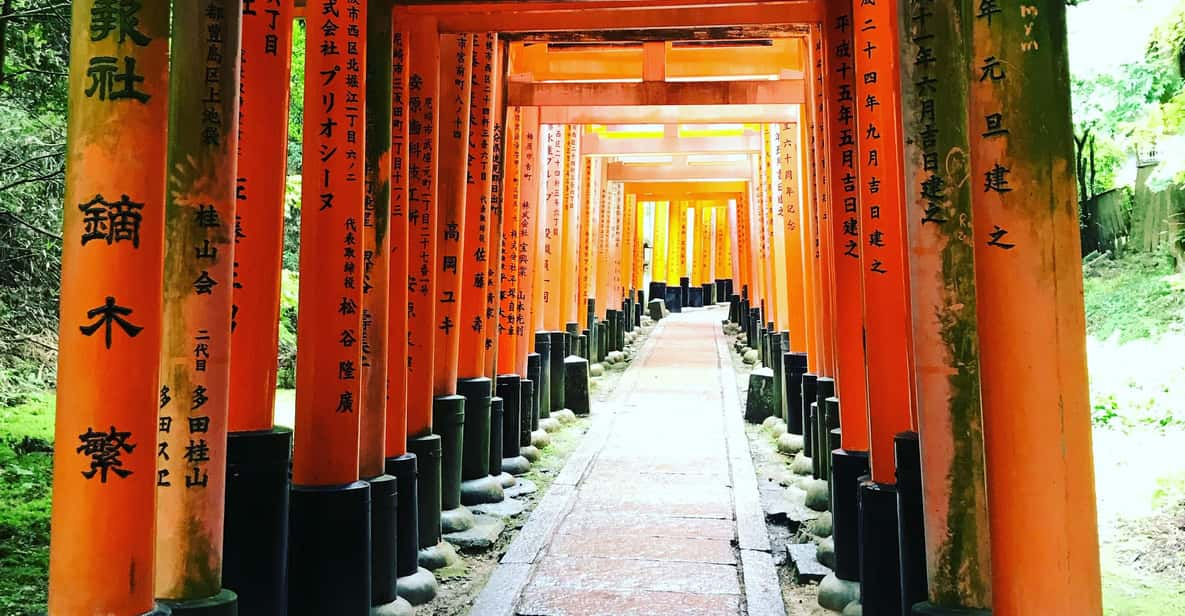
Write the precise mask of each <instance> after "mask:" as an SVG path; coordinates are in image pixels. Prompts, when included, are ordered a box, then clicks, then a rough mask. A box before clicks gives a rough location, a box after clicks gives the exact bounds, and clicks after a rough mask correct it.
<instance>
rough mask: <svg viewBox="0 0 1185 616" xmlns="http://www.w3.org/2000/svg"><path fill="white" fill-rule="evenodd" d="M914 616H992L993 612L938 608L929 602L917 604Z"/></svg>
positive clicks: (913, 612)
mask: <svg viewBox="0 0 1185 616" xmlns="http://www.w3.org/2000/svg"><path fill="white" fill-rule="evenodd" d="M911 614H912V616H991V614H992V611H991V610H985V609H975V608H962V607H938V606H937V605H933V604H931V603H928V602H922V603H916V604H914V606H913V611H912V612H911Z"/></svg>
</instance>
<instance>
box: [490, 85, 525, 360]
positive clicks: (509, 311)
mask: <svg viewBox="0 0 1185 616" xmlns="http://www.w3.org/2000/svg"><path fill="white" fill-rule="evenodd" d="M522 113H523V112H522V109H520V108H518V107H514V108H512V109H507V112H506V145H505V155H504V156H505V158H504V160H505V167H504V172H503V175H504V178H505V180H504V183H503V186H502V214H503V221H504V224H503V225H502V251H501V254H500V255H499V258H500V259H501V261H502V272H501V275H500V276H499V284H500V287H499V290H498V309H497V310H498V374H519V375H520V376H523V374H522V373H519V372H518V370H519V362H518V341H519V340H520V339H521V338H523V337H525V333H524V332H525V329H526V327H525V324H524V323H522V322H520V319H521V318H523V303H524V299H523V296H522V295H521V294H522V293H523V285H524V284H525V282H526V267H525V264H524V263H523V262H522V261H521V260H520V259H522V258H525V257H526V254H525V253H524V252H523V243H524V239H523V237H522V236H521V235H520V233H521V231H522V229H521V225H522V221H521V216H520V205H521V201H522V200H521V198H520V194H519V188H520V186H521V184H522V180H521V171H520V170H521V166H522V165H521V163H522V144H523V131H522ZM524 378H525V377H524Z"/></svg>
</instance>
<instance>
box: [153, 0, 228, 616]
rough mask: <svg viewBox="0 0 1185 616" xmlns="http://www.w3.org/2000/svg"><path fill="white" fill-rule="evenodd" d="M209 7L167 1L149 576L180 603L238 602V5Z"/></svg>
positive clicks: (165, 597) (170, 600)
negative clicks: (233, 352) (234, 568)
mask: <svg viewBox="0 0 1185 616" xmlns="http://www.w3.org/2000/svg"><path fill="white" fill-rule="evenodd" d="M214 6H215V7H217V10H214V11H210V10H207V6H205V5H201V6H196V5H187V6H184V7H175V9H176V10H175V11H174V13H173V44H172V54H171V57H172V63H171V66H170V80H169V86H170V87H169V100H170V109H169V135H168V139H169V162H168V165H167V167H166V169H167V170H168V171H167V175H166V181H167V183H168V184H167V185H168V192H167V193H166V199H165V212H166V216H165V269H164V290H163V300H164V305H163V309H164V322H163V324H162V325H163V328H162V339H161V351H160V359H161V372H160V377H161V378H160V382H161V391H162V392H167V393H166V395H165V396H162V398H161V402H162V404H161V406H160V423H161V428H164V429H160V430H158V435H157V441H158V443H157V468H158V470H159V471H164V472H163V473H160V472H158V479H157V499H156V519H157V527H156V556H157V561H156V580H155V584H154V585H155V592H156V595H157V597H158V598H160V599H162V601H163V602H165V603H166V604H168V605H171V606H174V607H175V609H177V610H178V611H182V613H184V611H185V610H188V609H192V608H193V607H194V604H195V603H205V604H209V603H214V604H216V605H225V606H232V605H234V604H235V603H236V601H237V597H236V595H235V594H234V593H233V592H230V591H227V590H223V589H222V529H223V520H224V515H223V514H224V506H225V502H226V501H225V498H226V433H227V412H228V408H229V400H230V347H231V340H230V332H231V307H232V304H233V289H234V282H233V277H234V236H235V231H236V229H235V178H236V177H237V176H236V174H235V169H236V162H237V161H236V159H235V156H236V153H237V148H238V135H239V130H238V128H239V127H238V119H239V103H238V92H239V62H238V59H239V41H240V32H241V26H242V14H241V11H242V7H241V4H240V3H239V2H238V1H235V0H221V1H218V2H215V3H214ZM195 74H202V75H204V76H205V79H203V80H201V81H198V80H196V79H192V78H190V77H189V76H191V75H195ZM166 388H167V390H166Z"/></svg>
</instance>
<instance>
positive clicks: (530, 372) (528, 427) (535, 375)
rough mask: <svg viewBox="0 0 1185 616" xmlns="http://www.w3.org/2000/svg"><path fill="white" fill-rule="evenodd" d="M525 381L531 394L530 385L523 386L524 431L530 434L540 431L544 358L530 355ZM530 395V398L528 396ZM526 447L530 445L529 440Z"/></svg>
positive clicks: (536, 354) (522, 419) (535, 354)
mask: <svg viewBox="0 0 1185 616" xmlns="http://www.w3.org/2000/svg"><path fill="white" fill-rule="evenodd" d="M523 380H524V381H527V382H530V385H529V387H530V392H528V391H527V389H526V388H527V387H528V385H526V384H524V385H523V388H524V389H523V393H522V396H523V402H522V404H523V406H522V411H520V412H521V414H522V418H521V421H522V423H523V430H525V431H526V433H527V434H530V433H531V432H532V431H533V430H538V429H539V406H540V400H539V391H538V390H539V387H540V385H541V384H543V356H542V355H540V354H538V353H530V354H528V355H527V375H526V376H525V377H523ZM528 393H530V395H529V396H528V395H527V394H528ZM523 444H524V445H528V444H530V441H529V440H528V441H527V442H526V443H523Z"/></svg>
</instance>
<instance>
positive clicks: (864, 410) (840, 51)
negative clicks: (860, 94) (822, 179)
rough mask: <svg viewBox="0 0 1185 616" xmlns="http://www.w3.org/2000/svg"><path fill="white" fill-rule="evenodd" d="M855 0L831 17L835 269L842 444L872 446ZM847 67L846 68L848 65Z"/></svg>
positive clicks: (830, 167) (830, 136)
mask: <svg viewBox="0 0 1185 616" xmlns="http://www.w3.org/2000/svg"><path fill="white" fill-rule="evenodd" d="M851 7H852V5H851V2H850V0H848V1H846V2H838V3H833V4H831V5H829V8H830V10H831V12H830V13H829V14H828V17H827V22H826V28H827V29H826V39H825V40H826V43H825V46H826V53H827V58H826V73H825V76H826V78H825V80H824V81H825V82H826V85H827V100H826V105H825V107H824V108H825V110H826V114H827V128H828V138H827V139H826V141H825V142H826V143H827V145H828V148H829V150H828V151H829V158H830V161H829V162H830V164H829V165H827V169H828V172H829V173H830V177H829V180H830V183H831V186H830V198H831V202H832V215H831V227H832V242H833V246H832V255H833V256H834V260H833V263H834V270H835V285H834V287H835V291H834V293H835V319H834V326H833V327H834V330H835V341H836V372H835V376H836V379H837V380H836V390H837V392H838V395H839V399H840V405H839V415H840V419H839V425H840V444H841V445H842V447H843V448H844V449H847V450H849V451H867V450H868V400H867V390H866V386H865V371H864V362H865V355H864V316H863V308H862V306H863V288H862V285H861V276H862V275H861V272H862V268H861V265H860V263H861V262H860V254H861V248H862V247H861V246H860V231H859V227H860V218H859V208H858V205H857V204H858V203H859V201H858V198H859V191H860V188H859V186H860V179H859V174H860V166H859V165H858V164H857V162H856V161H857V159H858V156H859V155H858V154H857V152H856V134H857V132H858V131H859V127H858V125H857V123H856V120H855V117H856V104H857V103H856V94H855V68H854V65H853V61H854V55H853V53H852V46H853V45H854V43H853V40H852V27H851V16H852V8H851ZM845 67H846V68H845Z"/></svg>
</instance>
